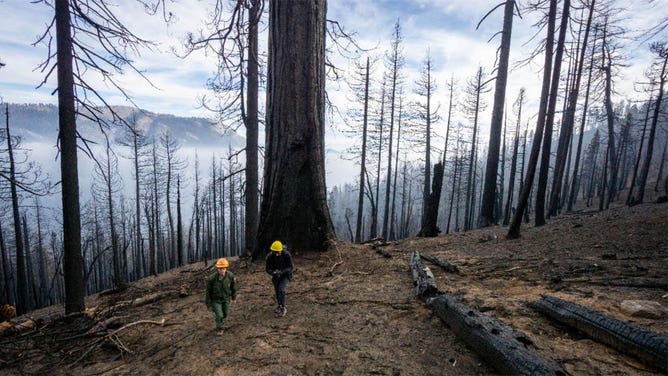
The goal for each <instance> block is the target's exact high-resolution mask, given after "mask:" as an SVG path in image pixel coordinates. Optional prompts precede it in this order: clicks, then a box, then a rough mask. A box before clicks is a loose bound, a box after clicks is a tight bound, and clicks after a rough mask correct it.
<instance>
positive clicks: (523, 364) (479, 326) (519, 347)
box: [427, 295, 566, 375]
mask: <svg viewBox="0 0 668 376" xmlns="http://www.w3.org/2000/svg"><path fill="white" fill-rule="evenodd" d="M427 304H429V306H430V307H431V309H432V310H433V311H434V313H436V315H437V316H438V317H439V318H440V319H441V320H442V321H443V322H445V323H446V324H447V325H448V326H449V327H450V329H452V331H453V332H454V333H455V334H456V335H457V336H458V337H459V338H461V339H462V340H464V342H466V344H467V345H468V346H469V347H470V348H471V349H473V350H474V351H475V352H477V354H478V355H479V356H480V357H481V358H483V359H485V360H486V361H487V362H489V364H490V365H491V366H492V367H494V368H495V369H496V370H498V371H499V372H500V373H502V374H508V375H565V374H566V373H565V372H564V371H563V370H561V369H560V368H559V367H558V366H556V365H554V364H552V363H551V362H550V361H548V360H546V359H544V358H542V357H541V356H540V355H538V354H536V353H535V352H534V351H533V349H532V348H533V347H535V345H534V343H533V341H531V339H529V338H528V337H527V336H526V335H525V334H524V333H521V332H518V331H516V330H514V329H513V328H511V327H510V326H508V325H506V324H504V323H503V322H501V321H500V320H498V319H496V318H493V317H490V316H486V315H484V314H482V313H481V312H479V311H477V310H474V309H471V308H469V307H467V306H466V305H464V304H463V303H461V302H460V301H458V300H457V299H455V298H453V297H451V296H448V295H439V296H438V297H435V298H432V299H429V300H428V301H427Z"/></svg>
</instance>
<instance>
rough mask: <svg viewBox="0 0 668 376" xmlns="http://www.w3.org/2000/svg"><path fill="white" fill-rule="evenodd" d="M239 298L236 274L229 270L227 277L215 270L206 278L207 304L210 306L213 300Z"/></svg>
mask: <svg viewBox="0 0 668 376" xmlns="http://www.w3.org/2000/svg"><path fill="white" fill-rule="evenodd" d="M230 298H231V299H232V300H234V299H236V298H237V283H236V279H235V278H234V274H232V272H231V271H229V270H228V271H227V273H226V274H225V277H221V276H220V275H218V272H215V273H213V274H211V275H210V276H209V278H207V280H206V305H207V306H210V305H211V303H212V302H220V301H227V302H229V301H230Z"/></svg>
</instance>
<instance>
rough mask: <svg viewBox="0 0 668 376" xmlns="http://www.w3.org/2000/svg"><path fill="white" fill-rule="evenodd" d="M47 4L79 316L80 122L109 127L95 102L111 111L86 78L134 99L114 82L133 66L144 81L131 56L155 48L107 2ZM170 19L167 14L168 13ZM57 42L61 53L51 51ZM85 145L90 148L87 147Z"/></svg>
mask: <svg viewBox="0 0 668 376" xmlns="http://www.w3.org/2000/svg"><path fill="white" fill-rule="evenodd" d="M41 2H43V3H44V4H45V5H47V6H49V7H53V9H54V13H55V14H54V18H53V20H52V21H51V23H50V24H49V25H48V26H47V28H46V30H45V32H44V34H42V36H41V37H40V38H39V39H38V41H37V42H36V43H39V42H43V41H44V42H46V43H47V44H48V46H49V52H48V55H47V58H46V60H45V61H44V62H43V63H42V64H41V65H40V68H41V71H42V72H43V73H45V77H44V80H43V81H42V83H41V84H40V86H42V85H44V84H46V82H47V81H48V80H49V78H50V77H51V75H52V73H53V72H54V71H57V81H58V83H57V86H58V89H57V91H58V125H59V132H58V143H59V146H60V153H61V158H60V165H61V179H62V181H61V183H62V210H63V247H64V255H63V272H64V275H65V291H66V293H65V295H66V300H65V311H66V312H67V313H73V312H80V311H83V309H84V307H85V306H84V295H85V281H84V276H83V257H82V254H81V218H80V206H79V173H78V162H77V147H78V146H77V138H78V132H77V124H76V118H77V116H81V117H84V118H87V119H90V120H93V121H96V122H98V123H99V124H101V125H103V124H106V122H105V120H103V119H102V118H101V117H100V116H99V115H100V110H99V109H98V108H96V107H95V105H94V103H93V100H97V101H98V102H100V103H102V104H103V105H104V106H106V107H107V108H110V106H109V105H108V104H107V102H106V101H105V100H104V98H103V97H102V96H101V94H100V93H99V92H97V91H96V90H95V89H94V88H93V87H92V86H91V85H90V83H89V81H87V80H86V79H85V77H84V76H85V75H86V74H90V73H96V74H99V75H100V76H101V77H102V78H103V79H104V80H105V81H106V82H108V83H110V84H111V85H112V86H113V87H115V88H116V89H118V90H119V91H120V92H121V93H122V94H123V95H124V96H125V97H126V98H129V96H128V95H127V94H126V92H125V91H124V90H123V89H122V88H121V87H120V86H119V85H118V83H117V81H116V80H115V79H114V73H118V74H120V73H122V72H123V68H124V67H129V68H130V69H131V70H134V71H135V72H136V73H137V74H139V75H141V76H142V77H144V76H143V74H142V73H141V72H140V71H139V70H137V69H136V68H135V66H134V65H133V62H132V60H131V59H130V57H129V54H130V53H138V52H139V48H142V47H150V46H151V43H150V42H149V41H147V40H144V39H142V38H140V37H138V36H137V35H135V34H134V33H132V32H131V31H130V30H129V29H127V28H126V27H125V25H123V23H122V22H121V21H120V20H119V19H118V18H117V17H116V15H115V14H114V12H113V11H112V10H111V8H110V6H109V5H108V4H107V3H106V2H104V1H102V0H92V1H86V2H80V1H75V0H55V2H54V3H51V2H49V1H46V0H42V1H41ZM140 3H141V4H143V5H146V6H147V7H148V8H150V9H151V10H152V11H156V10H157V9H158V7H159V6H160V5H161V4H163V3H162V1H156V2H155V5H151V4H150V3H151V2H141V1H140ZM164 14H166V13H165V12H163V15H164ZM54 31H55V36H56V40H55V41H54V39H53V33H54ZM54 42H55V43H56V51H55V53H54V52H53V49H52V48H51V47H52V45H53V43H54ZM112 114H114V116H113V118H114V120H116V119H119V118H118V117H117V116H116V115H115V113H114V112H113V111H112ZM83 146H84V147H87V146H86V144H85V142H84V145H83Z"/></svg>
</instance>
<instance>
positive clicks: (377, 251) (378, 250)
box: [376, 248, 392, 258]
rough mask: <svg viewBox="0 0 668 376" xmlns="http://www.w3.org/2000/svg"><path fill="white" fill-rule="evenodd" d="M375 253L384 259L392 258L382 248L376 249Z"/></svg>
mask: <svg viewBox="0 0 668 376" xmlns="http://www.w3.org/2000/svg"><path fill="white" fill-rule="evenodd" d="M376 253H378V254H379V255H382V256H383V257H385V258H392V255H391V254H390V253H389V252H388V251H386V250H384V249H382V248H376Z"/></svg>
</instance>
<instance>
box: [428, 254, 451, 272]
mask: <svg viewBox="0 0 668 376" xmlns="http://www.w3.org/2000/svg"><path fill="white" fill-rule="evenodd" d="M420 257H422V258H423V259H425V260H427V261H429V262H431V263H432V264H434V265H437V266H440V267H441V269H443V270H445V271H446V272H449V273H459V268H457V266H456V265H452V264H451V263H449V262H447V261H445V260H443V259H440V258H438V257H435V256H432V255H427V254H424V253H421V254H420Z"/></svg>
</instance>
